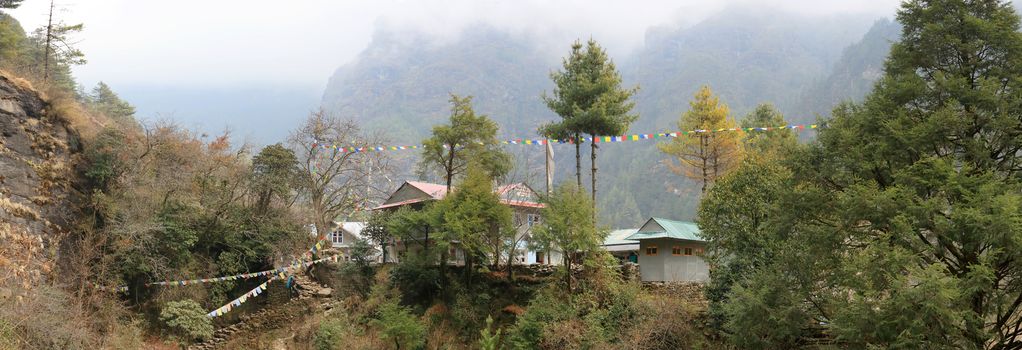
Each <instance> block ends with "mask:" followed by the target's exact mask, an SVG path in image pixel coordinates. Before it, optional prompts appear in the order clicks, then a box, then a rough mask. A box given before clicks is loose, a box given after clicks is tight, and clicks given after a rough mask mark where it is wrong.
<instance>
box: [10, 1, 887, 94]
mask: <svg viewBox="0 0 1022 350" xmlns="http://www.w3.org/2000/svg"><path fill="white" fill-rule="evenodd" d="M898 3H899V1H898V0H871V1H856V0H833V1H813V0H759V1H744V0H735V1H709V0H702V1H690V0H687V1H677V0H675V1H668V0H648V1H606V0H597V1H592V0H566V1H539V0H526V1H492V0H484V1H477V0H437V1H398V0H384V1H321V0H316V1H291V2H284V1H263V0H258V1H236V0H231V1H197V0H185V1H173V2H168V1H161V2H156V1H130V0H97V1H88V2H86V1H83V0H78V1H75V0H65V1H60V2H58V3H57V7H58V8H63V9H64V10H62V11H59V12H58V13H57V15H58V17H59V18H61V19H63V20H64V21H65V22H67V23H79V22H81V23H84V24H85V31H84V32H83V33H81V34H80V35H78V36H77V38H76V39H77V40H78V41H79V44H78V45H79V47H80V48H81V49H82V51H84V52H85V55H86V57H87V59H88V63H87V64H86V65H84V66H80V67H76V69H75V73H76V76H77V77H78V79H79V81H80V82H81V83H82V84H84V85H86V86H91V85H93V84H95V83H96V82H97V81H100V80H102V81H105V82H107V83H109V84H111V85H112V86H114V87H115V88H117V87H118V86H164V87H178V88H181V87H195V88H229V87H236V86H253V85H260V86H275V87H278V88H287V87H296V88H302V89H321V88H322V87H323V86H324V85H325V83H326V80H327V78H328V77H329V76H330V74H331V73H332V72H333V71H334V70H335V69H336V68H337V67H338V66H340V65H342V64H344V63H346V62H349V61H351V60H352V59H354V58H355V57H356V56H357V55H358V53H359V52H360V51H361V50H363V49H364V48H365V47H366V45H367V44H368V43H369V41H370V40H371V38H372V35H373V33H374V31H376V30H378V29H381V28H384V29H387V30H414V31H421V32H425V33H428V34H430V36H431V37H434V38H436V40H437V41H443V40H450V39H453V38H455V37H456V36H457V35H458V34H459V33H461V32H462V31H463V30H464V29H465V28H466V27H468V26H471V25H475V24H479V23H484V24H488V25H492V26H494V27H497V28H501V29H505V30H509V31H519V32H527V33H530V34H536V35H537V37H543V38H548V39H555V40H570V39H569V38H576V37H582V38H585V37H593V38H596V39H598V40H599V41H600V42H601V43H602V44H603V45H604V46H606V47H607V48H608V49H609V50H610V52H611V53H612V54H614V55H624V54H627V53H628V52H630V51H631V50H634V49H636V48H637V47H639V46H640V45H641V44H642V39H643V35H644V33H645V32H646V30H647V29H649V28H650V27H653V26H671V27H676V26H685V25H691V24H693V23H696V22H698V21H699V20H700V19H703V18H705V17H706V16H709V15H711V14H713V13H715V12H718V11H720V10H722V9H724V8H727V7H729V6H752V4H755V6H757V7H758V8H777V9H781V10H784V11H790V12H796V13H801V14H808V15H832V14H840V13H853V14H870V15H876V16H877V17H881V16H888V17H890V16H891V15H892V14H893V13H894V11H895V9H896V8H897V6H898ZM48 5H49V3H48V2H45V1H42V0H28V1H26V2H25V3H24V4H23V5H22V7H21V8H19V9H16V10H14V11H12V14H13V15H14V16H15V18H17V19H18V20H19V21H21V23H22V25H23V26H24V27H25V29H26V31H31V30H32V29H33V28H36V27H38V26H41V25H43V24H45V21H46V9H47V7H48ZM565 45H566V44H565Z"/></svg>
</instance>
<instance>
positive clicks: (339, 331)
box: [313, 318, 351, 350]
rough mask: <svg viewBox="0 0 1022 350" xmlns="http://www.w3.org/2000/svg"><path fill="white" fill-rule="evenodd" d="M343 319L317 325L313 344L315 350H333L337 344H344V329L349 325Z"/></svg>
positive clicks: (332, 319)
mask: <svg viewBox="0 0 1022 350" xmlns="http://www.w3.org/2000/svg"><path fill="white" fill-rule="evenodd" d="M346 321H347V320H345V319H343V318H331V319H327V320H325V321H323V322H322V323H320V324H319V328H318V329H317V330H316V335H315V337H314V338H313V344H314V346H315V348H316V350H333V349H335V348H336V347H337V345H339V344H344V342H345V339H344V336H345V334H346V333H347V331H346V328H348V327H351V325H350V324H349V323H348V322H346Z"/></svg>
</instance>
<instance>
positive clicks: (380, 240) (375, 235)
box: [362, 210, 394, 263]
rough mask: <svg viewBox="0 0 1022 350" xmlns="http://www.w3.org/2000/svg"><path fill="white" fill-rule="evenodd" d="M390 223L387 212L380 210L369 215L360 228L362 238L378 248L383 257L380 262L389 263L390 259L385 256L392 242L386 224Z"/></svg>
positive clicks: (392, 237) (391, 236)
mask: <svg viewBox="0 0 1022 350" xmlns="http://www.w3.org/2000/svg"><path fill="white" fill-rule="evenodd" d="M388 221H390V214H389V212H385V211H382V210H376V211H373V212H372V213H370V215H369V219H368V220H366V225H365V227H364V228H362V236H363V237H366V239H368V240H369V241H370V242H372V243H375V244H377V245H379V246H380V251H382V254H383V256H382V257H381V261H383V262H384V263H387V262H389V261H391V259H392V257H389V256H387V250H388V249H387V247H388V246H390V245H391V244H392V243H393V241H394V235H393V234H391V231H390V230H389V229H387V222H388Z"/></svg>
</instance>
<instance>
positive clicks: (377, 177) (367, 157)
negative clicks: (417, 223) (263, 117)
mask: <svg viewBox="0 0 1022 350" xmlns="http://www.w3.org/2000/svg"><path fill="white" fill-rule="evenodd" d="M383 141H384V139H383V137H382V136H381V135H379V134H370V133H366V132H364V131H362V129H361V128H359V126H358V124H357V123H355V122H354V121H352V120H344V119H341V118H338V117H336V116H333V115H330V114H329V113H327V112H325V111H323V110H319V111H316V112H313V113H311V114H310V115H309V118H308V119H306V120H305V122H303V123H302V124H301V126H299V128H298V129H297V130H294V131H293V132H292V133H291V135H290V136H289V137H288V144H289V146H290V147H291V149H292V150H294V152H295V155H296V156H298V159H299V163H300V165H299V166H300V167H301V169H300V175H299V176H301V179H300V181H301V183H302V186H301V187H302V196H303V198H304V199H305V200H306V201H307V202H308V204H309V208H310V209H311V210H312V216H313V221H314V222H313V224H314V225H315V226H316V232H317V234H318V235H319V236H320V238H322V237H324V235H326V233H327V232H329V231H330V229H331V226H332V222H333V220H334V219H336V218H337V217H339V216H343V215H346V214H351V213H353V212H355V211H358V210H361V209H366V208H367V207H368V206H369V203H372V202H373V200H374V199H377V198H380V197H382V196H383V194H384V193H386V192H385V191H386V188H384V185H385V184H386V180H387V174H388V173H389V171H390V161H389V158H388V157H387V154H386V152H379V151H376V150H374V148H373V147H375V146H377V145H380V144H382V143H383Z"/></svg>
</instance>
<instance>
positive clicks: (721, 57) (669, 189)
mask: <svg viewBox="0 0 1022 350" xmlns="http://www.w3.org/2000/svg"><path fill="white" fill-rule="evenodd" d="M874 22H875V18H867V17H864V16H830V17H807V16H800V15H794V14H788V13H779V12H772V11H753V10H748V9H732V10H729V11H725V12H722V13H720V14H718V15H715V16H712V17H710V18H708V19H706V20H704V21H702V22H700V23H698V24H695V25H693V26H689V27H682V28H671V27H659V28H652V29H650V30H649V31H648V33H647V35H646V39H645V42H644V43H643V45H642V47H641V48H640V49H638V50H636V51H635V52H631V53H626V54H625V55H623V57H624V58H623V59H619V60H618V61H617V62H616V63H617V65H618V67H619V69H620V70H621V72H622V75H623V77H624V81H625V85H626V86H632V85H639V86H640V92H639V94H638V95H637V97H636V102H637V105H636V110H637V111H638V112H639V114H640V118H639V121H637V122H636V123H635V124H634V125H633V126H632V128H631V130H630V133H647V132H655V131H659V130H669V129H674V128H675V123H676V121H677V119H678V118H679V116H680V115H681V113H682V112H684V111H685V110H687V109H688V101H689V100H691V98H692V94H693V93H694V92H695V91H696V89H698V88H699V87H700V86H702V85H709V86H711V87H712V88H713V89H714V91H715V92H717V93H718V94H720V95H721V98H722V100H723V101H724V102H725V103H727V104H728V105H729V106H730V107H731V109H732V113H733V115H734V116H735V118H741V117H742V116H744V114H745V113H747V112H748V111H751V110H752V109H753V108H754V107H755V106H756V105H757V104H759V103H766V102H769V103H773V104H775V105H776V106H778V107H779V108H780V110H781V111H782V112H784V113H785V114H786V115H789V116H792V115H794V117H789V118H790V119H791V120H792V121H798V122H805V121H808V120H812V118H813V117H811V116H808V115H803V114H805V113H808V112H807V111H815V110H816V108H817V106H825V105H826V104H830V103H831V102H829V101H832V100H833V99H835V98H836V99H838V100H840V99H844V98H846V97H851V98H855V97H857V96H859V95H858V94H859V92H858V91H859V90H855V92H850V93H849V94H848V95H847V96H846V95H843V94H842V90H841V87H843V86H847V85H849V84H853V85H855V86H856V87H865V89H867V90H868V86H871V82H870V81H869V79H871V77H872V76H871V75H869V74H863V73H862V72H867V71H869V72H872V69H873V68H874V66H873V65H870V64H868V62H874V61H876V62H879V61H882V59H883V57H884V55H886V52H883V54H882V55H881V54H877V53H876V52H879V51H884V50H886V49H883V47H882V46H883V45H882V43H883V41H881V40H880V39H881V38H885V37H887V34H888V33H889V32H890V31H891V30H894V31H895V32H896V30H895V29H892V28H887V27H888V26H890V22H889V21H887V22H884V21H880V22H876V23H874ZM884 23H886V24H884ZM871 26H872V29H870V28H871ZM867 31H868V32H867ZM534 39H535V38H530V36H529V35H526V34H512V33H507V32H502V31H499V30H496V29H493V28H488V27H478V28H472V29H470V30H468V31H466V32H465V33H464V34H463V35H462V36H461V37H459V38H457V39H455V40H449V41H446V42H441V43H432V42H431V41H430V40H429V38H426V37H424V36H422V35H420V34H415V33H398V32H387V31H380V32H378V33H377V34H376V35H375V36H374V39H373V41H372V42H371V43H370V45H369V47H368V48H367V49H366V50H365V51H364V52H363V53H362V54H361V55H360V56H359V58H358V59H357V61H355V62H352V63H349V64H346V65H344V66H342V67H340V68H339V69H338V70H337V71H336V72H335V74H334V75H333V76H332V77H331V78H330V83H329V84H328V86H327V89H326V91H325V92H324V94H323V101H322V103H323V106H324V107H325V108H327V109H328V110H331V111H334V112H338V113H340V115H343V116H345V117H351V118H354V119H356V120H358V121H360V122H361V123H362V124H363V125H366V126H367V127H369V128H373V129H383V130H386V131H387V132H388V133H389V134H390V135H391V136H392V138H394V139H396V140H395V143H397V144H405V143H407V144H416V143H419V142H420V141H421V140H422V138H424V137H425V136H426V135H427V134H428V133H429V130H430V127H431V126H432V125H434V124H437V123H441V122H444V121H445V120H446V117H447V115H448V108H449V104H448V102H447V99H448V97H447V96H448V93H449V92H454V93H458V94H468V95H473V96H475V100H474V101H475V106H476V109H477V112H480V113H484V114H488V115H489V116H490V117H491V118H493V119H494V120H496V121H497V122H498V123H499V124H500V125H501V127H502V130H501V135H502V136H503V137H536V132H535V130H536V128H537V127H538V126H539V125H540V124H542V123H543V122H545V121H549V120H553V119H555V118H557V116H556V115H554V114H553V113H552V112H550V111H549V110H547V108H546V107H545V106H544V104H543V103H542V101H541V100H540V98H539V96H540V95H541V94H542V92H543V91H549V90H550V89H551V88H552V83H551V82H550V79H549V72H550V71H552V70H554V69H558V68H560V57H562V56H564V55H565V54H567V53H568V51H569V50H568V49H569V46H570V44H571V43H564V44H563V50H554V52H551V51H550V50H549V49H548V48H545V46H543V45H541V44H537V43H535V42H536V40H534ZM596 39H597V40H598V39H599V38H596ZM860 51H868V52H866V53H862V52H860ZM611 54H612V56H615V57H622V56H621V55H620V53H613V52H612V53H611ZM857 55H859V56H857ZM865 56H868V57H870V58H871V59H870V60H866V62H867V64H864V65H862V66H861V67H860V66H856V65H855V64H857V63H859V62H857V61H856V60H861V59H862V57H865ZM874 57H878V58H876V59H875V60H873V59H872V58H874ZM852 78H854V79H852ZM817 93H818V94H819V96H816V94H817ZM823 99H826V101H828V102H821V103H819V104H811V103H810V102H811V101H816V100H823ZM510 150H511V151H513V152H515V154H516V156H518V157H519V158H520V165H524V164H530V165H527V166H526V168H525V169H524V171H523V173H524V174H526V176H524V179H525V180H529V181H530V182H531V183H533V184H536V185H537V186H536V187H537V189H539V187H542V179H541V178H539V177H538V176H539V175H540V174H541V173H542V162H541V161H540V159H541V157H542V150H541V149H540V148H529V147H528V146H517V147H511V148H510ZM555 154H556V157H555V160H556V163H557V171H556V178H557V179H558V180H560V179H565V178H569V177H573V176H574V150H573V148H571V147H569V146H556V147H555ZM405 157H407V156H405ZM583 157H584V159H587V160H588V152H586V154H585V155H583ZM664 160H665V159H664V157H663V156H662V155H661V154H660V152H659V151H658V150H657V149H656V147H655V146H654V144H653V142H650V141H640V142H634V143H622V144H606V145H602V146H601V153H600V158H599V159H598V166H599V168H600V172H599V176H600V179H599V189H598V190H599V191H598V197H599V198H600V201H599V206H600V207H601V208H602V212H603V213H605V214H603V215H601V217H602V218H603V219H604V223H605V224H608V225H611V226H615V227H629V226H634V225H636V224H637V223H638V222H639V221H641V220H642V218H644V217H648V216H663V217H671V218H676V219H692V218H693V217H694V214H695V209H696V206H697V205H698V188H697V187H695V186H694V184H693V183H692V182H691V181H689V180H687V179H684V178H682V177H680V176H678V175H675V174H672V173H670V172H669V171H668V170H667V169H666V167H665V166H664V165H663V164H662V163H663V161H664ZM586 163H588V162H586ZM585 167H586V168H588V165H585ZM584 172H585V173H586V174H588V169H586V170H585V171H584ZM408 174H410V173H408ZM408 174H405V175H406V176H407V175H408ZM586 177H588V176H586ZM586 181H588V179H587V180H586Z"/></svg>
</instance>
